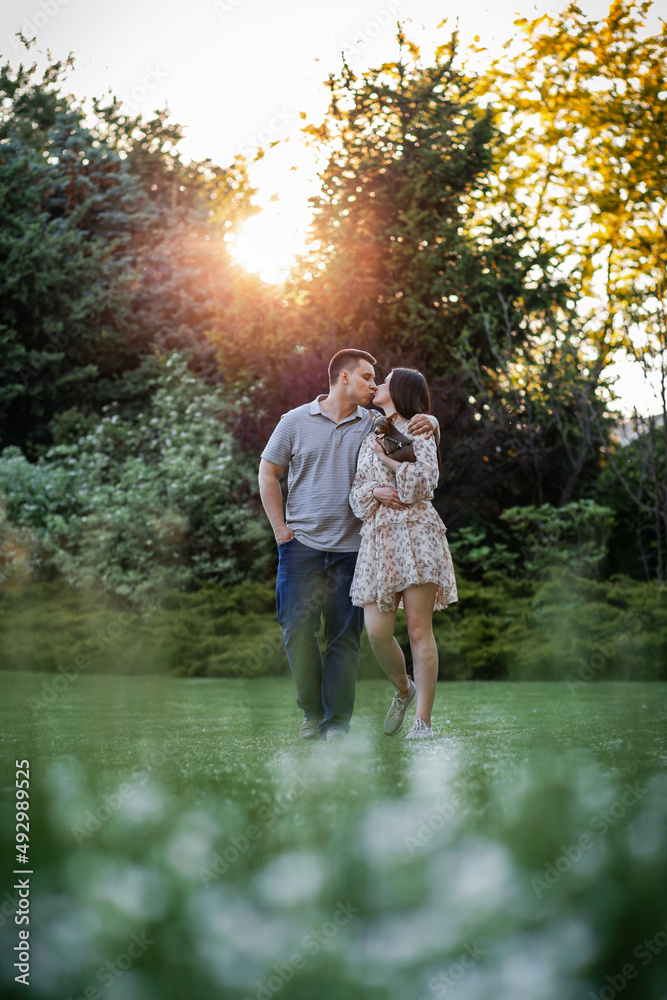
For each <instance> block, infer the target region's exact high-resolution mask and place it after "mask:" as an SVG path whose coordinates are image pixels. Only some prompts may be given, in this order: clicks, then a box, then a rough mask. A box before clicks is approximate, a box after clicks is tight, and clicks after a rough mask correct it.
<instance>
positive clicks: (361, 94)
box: [305, 33, 562, 375]
mask: <svg viewBox="0 0 667 1000" xmlns="http://www.w3.org/2000/svg"><path fill="white" fill-rule="evenodd" d="M398 40H399V43H400V46H401V54H400V58H399V60H398V61H397V62H395V63H385V64H384V65H382V66H381V67H379V68H376V69H372V70H368V71H365V72H364V74H363V75H362V76H360V77H357V76H355V75H354V74H353V73H352V72H351V70H350V69H349V68H348V67H347V66H344V69H343V72H342V74H341V76H340V77H339V78H334V77H332V78H331V79H330V80H329V86H330V89H331V95H332V96H331V105H330V109H329V113H328V115H327V118H326V120H325V122H324V124H323V125H322V126H321V127H320V128H310V129H309V130H307V131H308V132H309V134H310V136H311V138H312V141H313V142H314V143H315V144H316V145H317V146H318V147H319V148H320V149H321V150H323V151H326V153H327V155H328V157H329V159H328V162H327V165H326V167H325V169H324V170H323V172H322V174H321V181H322V192H321V194H320V195H318V196H317V197H316V198H314V199H313V203H314V208H315V219H314V223H313V230H312V237H313V250H314V254H313V258H314V260H315V259H316V260H317V261H318V264H317V267H319V268H320V270H319V271H318V270H313V274H314V277H313V279H312V280H311V281H310V282H309V283H308V285H307V286H305V287H306V289H307V290H308V294H309V295H310V302H311V305H312V308H313V312H314V314H315V315H317V314H318V312H319V311H321V310H324V311H325V312H326V315H327V320H328V321H329V322H330V321H331V319H333V320H334V322H335V323H336V324H337V325H338V327H339V329H341V330H346V331H347V330H349V329H353V330H356V331H359V332H361V333H362V335H363V337H365V338H368V337H373V336H374V335H376V334H379V335H380V340H381V343H382V348H384V351H385V352H388V353H389V354H392V353H393V354H394V355H396V354H398V353H399V352H403V353H404V354H407V353H411V354H413V355H414V356H417V357H419V358H421V359H422V362H423V363H425V364H426V365H427V366H428V370H429V373H430V374H431V375H438V374H452V373H453V372H454V371H455V370H456V369H457V363H456V358H455V355H454V354H453V353H452V349H453V348H454V347H455V345H456V344H457V342H458V340H459V338H460V337H461V336H462V335H463V334H464V333H465V334H466V335H467V336H468V337H470V338H471V339H472V342H473V343H474V346H475V349H476V350H477V351H479V352H480V353H481V355H482V356H484V357H485V358H487V360H488V356H489V355H488V346H489V345H488V340H487V336H486V329H485V327H486V325H490V328H491V333H492V336H493V337H494V338H495V337H496V336H498V334H499V332H502V331H504V328H505V318H506V313H505V311H504V307H503V305H502V304H501V299H502V300H504V302H505V303H508V304H509V309H510V313H513V310H514V307H515V306H516V304H517V303H518V302H519V301H521V302H522V304H523V305H524V307H525V308H526V311H527V312H532V310H533V309H535V308H542V307H544V305H545V304H547V303H551V302H553V301H555V300H557V299H558V298H559V296H560V295H561V293H562V288H561V286H560V285H559V284H558V282H555V281H554V282H552V281H551V280H550V279H549V277H548V275H549V273H550V270H551V268H550V263H549V260H548V258H547V257H545V256H544V255H543V254H542V253H541V251H540V248H539V244H538V243H537V242H536V241H528V240H527V239H526V234H525V232H524V230H523V228H522V226H521V222H520V219H519V218H518V215H519V213H518V210H517V211H513V213H512V217H510V214H509V213H507V215H506V216H505V217H503V218H501V217H493V216H491V215H488V214H487V215H485V214H484V211H483V208H482V209H480V206H483V205H484V204H485V202H486V201H487V200H488V197H489V191H490V187H489V185H490V183H491V182H490V176H489V168H490V166H491V162H492V156H493V147H494V144H495V143H496V142H497V135H496V132H495V128H494V123H493V115H492V112H491V111H490V110H489V109H488V108H485V107H484V106H483V103H482V102H481V101H480V100H478V97H477V95H476V94H475V84H474V79H473V78H471V77H469V76H468V75H467V74H466V73H465V72H464V71H463V70H462V69H461V68H460V60H459V55H458V40H457V36H456V34H454V35H453V36H452V37H451V39H450V40H449V42H448V43H447V44H444V45H442V46H440V47H439V48H438V50H437V52H436V54H435V60H434V63H433V64H432V65H429V66H424V65H423V64H422V62H421V59H420V53H419V50H418V49H417V47H416V46H414V45H412V44H409V43H407V42H406V39H405V37H404V36H403V34H402V33H399V37H398ZM513 207H514V208H516V206H513ZM322 263H324V264H325V267H324V269H321V267H322ZM529 273H530V279H529V278H528V275H529ZM538 273H539V275H540V278H541V280H539V281H538V280H536V277H537V275H538ZM519 317H520V318H521V314H519Z"/></svg>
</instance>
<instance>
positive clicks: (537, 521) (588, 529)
mask: <svg viewBox="0 0 667 1000" xmlns="http://www.w3.org/2000/svg"><path fill="white" fill-rule="evenodd" d="M500 520H501V521H502V522H504V523H505V524H506V525H507V526H508V528H509V530H510V532H511V535H512V539H511V544H510V545H507V544H506V543H505V542H493V543H492V542H490V541H487V532H486V530H484V529H477V528H472V527H467V528H461V529H460V530H459V531H458V532H457V533H456V536H455V537H454V539H453V540H452V541H450V548H451V551H452V555H453V556H454V561H455V564H456V566H461V567H462V568H463V569H464V570H465V572H466V573H467V574H468V575H470V576H471V577H472V578H473V579H481V578H483V577H485V575H486V574H489V573H495V572H497V571H500V572H502V573H505V574H506V575H508V576H512V577H514V578H515V579H518V580H521V579H526V578H532V579H541V578H544V577H548V576H549V575H550V574H551V573H553V572H554V571H558V570H563V569H565V570H568V571H569V572H571V573H573V574H575V575H577V576H581V577H588V576H593V575H596V574H597V573H598V572H599V569H600V564H601V563H602V561H603V560H604V559H605V558H606V556H607V544H608V540H609V537H610V533H611V531H612V527H613V524H614V512H613V510H611V508H609V507H603V506H601V505H599V504H596V503H594V502H593V501H592V500H576V501H573V502H572V503H569V504H565V505H564V506H563V507H554V506H552V505H551V504H548V503H545V504H542V505H541V506H540V507H534V506H528V507H509V508H507V510H504V511H503V512H502V513H501V514H500Z"/></svg>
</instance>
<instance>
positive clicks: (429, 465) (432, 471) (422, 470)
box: [396, 434, 439, 503]
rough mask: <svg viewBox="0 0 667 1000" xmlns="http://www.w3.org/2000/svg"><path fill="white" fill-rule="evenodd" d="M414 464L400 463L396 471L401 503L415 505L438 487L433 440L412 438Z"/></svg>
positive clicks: (423, 437) (418, 436) (416, 435)
mask: <svg viewBox="0 0 667 1000" xmlns="http://www.w3.org/2000/svg"><path fill="white" fill-rule="evenodd" d="M411 440H412V447H413V448H414V452H415V458H416V459H417V461H416V462H401V463H400V464H399V466H398V468H397V469H396V489H397V490H398V495H399V497H400V498H401V500H402V501H403V503H416V501H417V500H424V499H426V498H427V497H430V495H431V494H432V493H433V491H434V489H435V488H436V486H437V485H438V478H439V476H438V453H437V448H436V443H435V438H433V437H428V438H427V437H425V436H424V435H423V434H415V435H414V436H413V437H412V439H411Z"/></svg>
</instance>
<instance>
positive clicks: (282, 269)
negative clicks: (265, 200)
mask: <svg viewBox="0 0 667 1000" xmlns="http://www.w3.org/2000/svg"><path fill="white" fill-rule="evenodd" d="M305 246H306V241H305V233H304V232H303V229H302V228H301V227H300V226H299V225H298V222H297V223H296V224H295V213H293V212H288V211H286V209H285V207H284V206H283V207H282V209H281V208H279V207H278V206H274V205H269V206H267V207H266V208H264V209H263V210H262V211H261V212H260V214H259V215H253V216H252V217H251V218H250V219H247V220H246V221H245V222H243V223H242V224H241V225H240V226H239V228H238V231H237V232H236V234H234V236H232V237H231V239H230V240H229V249H230V253H231V254H232V256H233V257H234V259H235V260H236V261H237V263H239V264H241V265H242V266H243V267H244V268H245V269H246V271H250V272H251V273H253V274H258V275H259V277H260V278H261V279H262V281H266V282H269V283H270V284H272V285H279V284H282V282H284V281H285V279H286V278H287V277H288V276H289V273H290V271H291V269H292V267H293V266H294V263H295V262H296V258H297V256H298V255H299V254H300V253H303V251H304V249H305Z"/></svg>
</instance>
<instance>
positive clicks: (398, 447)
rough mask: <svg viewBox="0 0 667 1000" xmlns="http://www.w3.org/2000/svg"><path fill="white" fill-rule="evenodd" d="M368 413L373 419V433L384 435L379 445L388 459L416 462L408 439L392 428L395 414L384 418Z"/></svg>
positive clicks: (374, 413)
mask: <svg viewBox="0 0 667 1000" xmlns="http://www.w3.org/2000/svg"><path fill="white" fill-rule="evenodd" d="M368 412H369V413H370V415H371V417H372V418H373V423H374V424H375V427H374V428H373V430H374V431H375V433H376V434H384V437H383V439H382V441H381V444H382V447H383V448H384V450H385V453H386V454H387V455H389V457H390V458H393V459H394V461H395V462H416V461H417V459H416V458H415V450H414V448H413V447H412V442H411V441H410V438H407V437H406V436H405V434H401V432H400V431H399V430H398V428H397V427H394V420H395V419H396V414H395V413H392V415H391V416H390V417H386V416H385V415H384V413H376V412H374V411H373V410H369V411H368Z"/></svg>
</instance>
